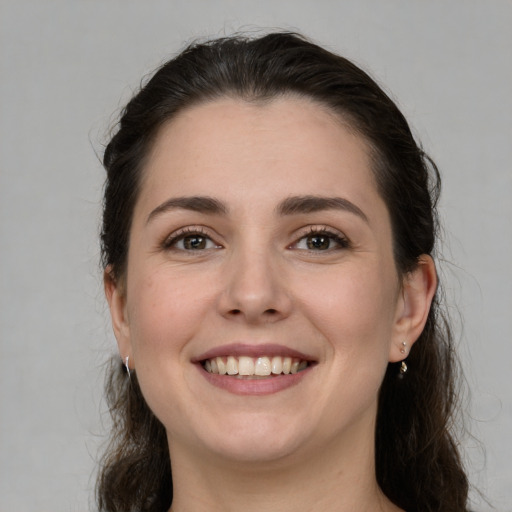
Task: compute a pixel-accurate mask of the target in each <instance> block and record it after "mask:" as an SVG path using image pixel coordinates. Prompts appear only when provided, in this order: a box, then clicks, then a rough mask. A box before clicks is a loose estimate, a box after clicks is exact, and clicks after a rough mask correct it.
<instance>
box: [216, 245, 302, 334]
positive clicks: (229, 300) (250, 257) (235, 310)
mask: <svg viewBox="0 0 512 512" xmlns="http://www.w3.org/2000/svg"><path fill="white" fill-rule="evenodd" d="M226 267H227V268H226V274H225V275H226V280H225V283H224V284H225V286H224V289H223V292H222V294H221V297H220V301H219V307H220V313H221V314H222V315H223V316H224V317H226V318H230V319H234V320H237V321H243V322H246V323H249V324H265V323H272V322H277V321H279V320H283V319H284V318H286V317H288V316H289V314H290V312H291V307H292V300H291V297H290V294H289V292H288V286H287V284H288V283H287V279H286V274H285V272H284V269H283V268H282V266H280V265H279V264H278V262H277V261H276V258H273V257H272V254H271V251H265V250H258V251H254V250H250V249H249V248H247V249H246V250H244V251H240V252H239V253H237V254H234V255H233V256H232V258H230V261H229V262H227V264H226Z"/></svg>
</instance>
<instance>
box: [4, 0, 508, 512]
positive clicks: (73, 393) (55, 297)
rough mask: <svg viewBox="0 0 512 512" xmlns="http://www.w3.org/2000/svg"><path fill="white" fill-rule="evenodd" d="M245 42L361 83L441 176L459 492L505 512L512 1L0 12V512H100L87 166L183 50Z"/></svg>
mask: <svg viewBox="0 0 512 512" xmlns="http://www.w3.org/2000/svg"><path fill="white" fill-rule="evenodd" d="M258 27H263V28H283V29H288V30H299V31H301V32H303V33H305V34H306V35H308V36H309V37H311V38H313V39H314V40H316V41H317V42H319V43H320V44H322V45H325V46H327V47H328V48H330V49H332V50H334V51H336V52H339V53H341V54H343V55H345V56H347V57H349V58H351V59H353V60H355V61H356V62H357V63H358V64H359V65H361V66H362V67H363V68H364V69H366V70H368V71H370V73H371V74H372V76H373V77H375V78H376V79H377V81H378V82H379V83H381V84H383V85H384V87H385V89H386V90H387V91H390V92H391V94H392V97H393V98H395V99H396V100H397V101H398V104H399V106H400V107H401V108H402V110H403V112H404V113H405V115H406V117H407V118H408V119H409V121H410V123H411V125H412V127H413V130H414V132H415V134H416V135H417V136H418V137H419V139H420V140H421V141H422V142H423V144H424V146H425V148H426V150H427V151H428V152H429V153H430V154H431V155H432V156H433V157H434V160H435V161H436V162H437V163H438V165H439V167H440V169H441V172H442V174H443V177H444V189H443V195H442V201H441V214H442V216H443V219H444V227H445V239H446V240H447V241H448V243H445V244H444V246H443V255H444V259H445V260H447V262H446V263H443V264H442V268H441V272H442V273H443V274H444V275H445V276H446V278H447V280H448V282H447V293H448V300H449V301H450V304H451V305H452V313H453V316H454V318H455V319H456V321H457V326H458V327H457V339H458V344H459V349H460V353H461V356H462V359H463V363H464V367H465V372H466V377H467V380H468V383H469V387H470V389H471V400H472V402H471V406H470V407H469V406H468V407H467V409H468V413H469V414H468V426H469V427H470V429H471V432H472V433H473V435H474V436H475V437H476V438H477V439H478V440H479V441H480V443H479V442H477V441H475V440H474V439H473V438H471V437H467V438H466V439H465V440H464V447H465V450H466V458H467V461H468V466H469V471H470V476H471V482H472V483H473V485H474V486H475V487H477V488H478V489H480V490H481V491H482V492H483V493H484V494H485V496H487V498H488V500H489V501H490V503H491V504H492V505H494V507H495V510H497V511H500V512H506V511H512V463H511V458H512V457H511V456H512V436H511V434H512V376H511V375H512V338H511V332H512V264H511V263H510V255H511V254H512V228H511V220H512V199H511V197H512V172H511V162H512V29H511V27H512V2H511V1H510V0H346V1H344V0H337V1H336V0H332V1H329V0H320V1H318V0H317V1H310V0H288V1H279V0H259V1H258V2H255V1H254V0H222V1H215V0H202V1H199V0H195V1H194V0H192V1H191V0H183V1H181V0H176V1H173V0H148V1H141V0H0V30H1V32H0V37H1V40H0V65H1V69H0V81H1V82H0V130H1V131H0V328H1V330H0V511H1V512H24V511H25V512H32V511H34V512H36V511H37V512H46V511H48V512H49V511H51V512H70V511H87V510H93V508H94V505H93V502H92V495H93V487H94V478H93V476H91V475H93V472H94V470H95V467H96V458H97V450H98V445H99V444H100V443H101V442H102V440H104V437H103V436H104V433H105V431H104V428H103V425H108V416H107V414H106V412H105V404H104V402H103V401H102V385H103V366H102V365H103V363H104V361H106V360H107V359H108V357H109V356H110V354H112V353H113V351H114V350H115V343H114V338H113V335H112V333H111V329H110V323H109V320H108V316H107V311H106V306H105V301H104V299H103V292H102V286H101V272H100V271H99V264H98V259H99V248H98V240H97V239H98V231H99V218H100V205H101V191H102V184H103V178H104V173H103V170H102V168H101V166H100V164H99V161H98V158H97V156H96V153H97V154H99V155H101V153H102V148H103V143H104V141H105V140H106V133H107V131H108V129H109V127H110V126H111V124H112V121H113V120H114V119H115V116H114V115H115V114H117V112H118V110H119V107H120V106H122V104H123V103H124V102H125V101H126V100H127V99H128V98H129V96H130V95H131V94H132V92H133V91H134V90H136V89H137V87H138V85H139V83H140V79H141V77H142V76H143V75H146V74H147V73H149V72H150V71H151V70H153V69H154V68H155V67H156V66H157V65H159V64H160V63H162V62H163V61H164V60H166V59H167V58H168V57H169V56H170V55H172V54H173V53H175V52H177V51H178V50H179V49H180V48H181V47H182V46H183V44H184V42H187V41H190V40H191V39H192V38H194V37H198V36H205V35H206V36H219V35H224V34H230V33H232V32H234V31H237V30H251V31H253V30H255V29H256V28H258ZM113 114H114V115H113ZM460 317H461V318H462V320H460ZM481 445H483V446H484V448H485V451H483V450H482V448H481ZM473 496H474V503H475V505H474V509H475V510H478V511H487V510H492V509H491V506H490V505H489V504H488V503H486V502H485V501H483V500H482V499H481V498H480V497H479V495H478V494H477V493H476V492H473Z"/></svg>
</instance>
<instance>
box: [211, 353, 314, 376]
mask: <svg viewBox="0 0 512 512" xmlns="http://www.w3.org/2000/svg"><path fill="white" fill-rule="evenodd" d="M202 366H203V368H204V369H205V370H206V371H207V372H208V373H212V374H216V375H230V376H234V377H239V378H244V377H249V378H262V377H272V376H277V375H289V374H296V373H298V372H300V371H302V370H305V369H306V368H307V367H308V361H306V360H304V359H299V358H296V357H283V356H261V357H249V356H227V357H213V358H210V359H206V360H204V361H202Z"/></svg>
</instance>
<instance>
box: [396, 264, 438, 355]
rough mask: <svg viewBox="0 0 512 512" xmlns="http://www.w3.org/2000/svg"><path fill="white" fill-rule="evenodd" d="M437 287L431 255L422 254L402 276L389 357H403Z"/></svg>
mask: <svg viewBox="0 0 512 512" xmlns="http://www.w3.org/2000/svg"><path fill="white" fill-rule="evenodd" d="M436 289H437V274H436V267H435V263H434V260H433V259H432V257H431V256H428V255H425V254H424V255H422V256H420V257H419V258H418V265H417V266H416V268H415V269H414V270H412V271H411V272H409V273H407V274H406V276H405V277H404V279H403V283H402V290H401V294H402V297H401V300H400V301H399V304H398V309H397V318H396V320H395V326H394V332H393V340H392V344H391V347H390V354H389V360H390V362H397V361H401V360H403V359H405V358H406V357H407V355H408V353H409V351H410V349H411V347H412V345H413V344H414V343H415V341H416V340H417V339H418V338H419V336H420V334H421V332H422V331H423V328H424V327H425V323H426V321H427V317H428V314H429V312H430V306H431V304H432V299H433V298H434V295H435V292H436Z"/></svg>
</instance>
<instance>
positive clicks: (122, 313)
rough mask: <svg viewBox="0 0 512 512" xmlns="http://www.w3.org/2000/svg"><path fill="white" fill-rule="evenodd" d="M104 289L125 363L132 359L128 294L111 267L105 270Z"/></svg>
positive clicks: (120, 352)
mask: <svg viewBox="0 0 512 512" xmlns="http://www.w3.org/2000/svg"><path fill="white" fill-rule="evenodd" d="M103 287H104V290H105V297H106V299H107V302H108V306H109V309H110V317H111V320H112V328H113V330H114V335H115V337H116V340H117V346H118V348H119V354H120V356H121V358H122V359H123V361H125V359H126V357H130V358H132V350H131V342H130V329H129V323H128V318H127V314H126V293H125V290H124V286H122V285H121V284H120V283H119V282H118V281H117V280H116V279H115V277H114V276H113V273H112V269H111V267H110V266H109V267H107V268H106V269H105V272H104V274H103Z"/></svg>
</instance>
